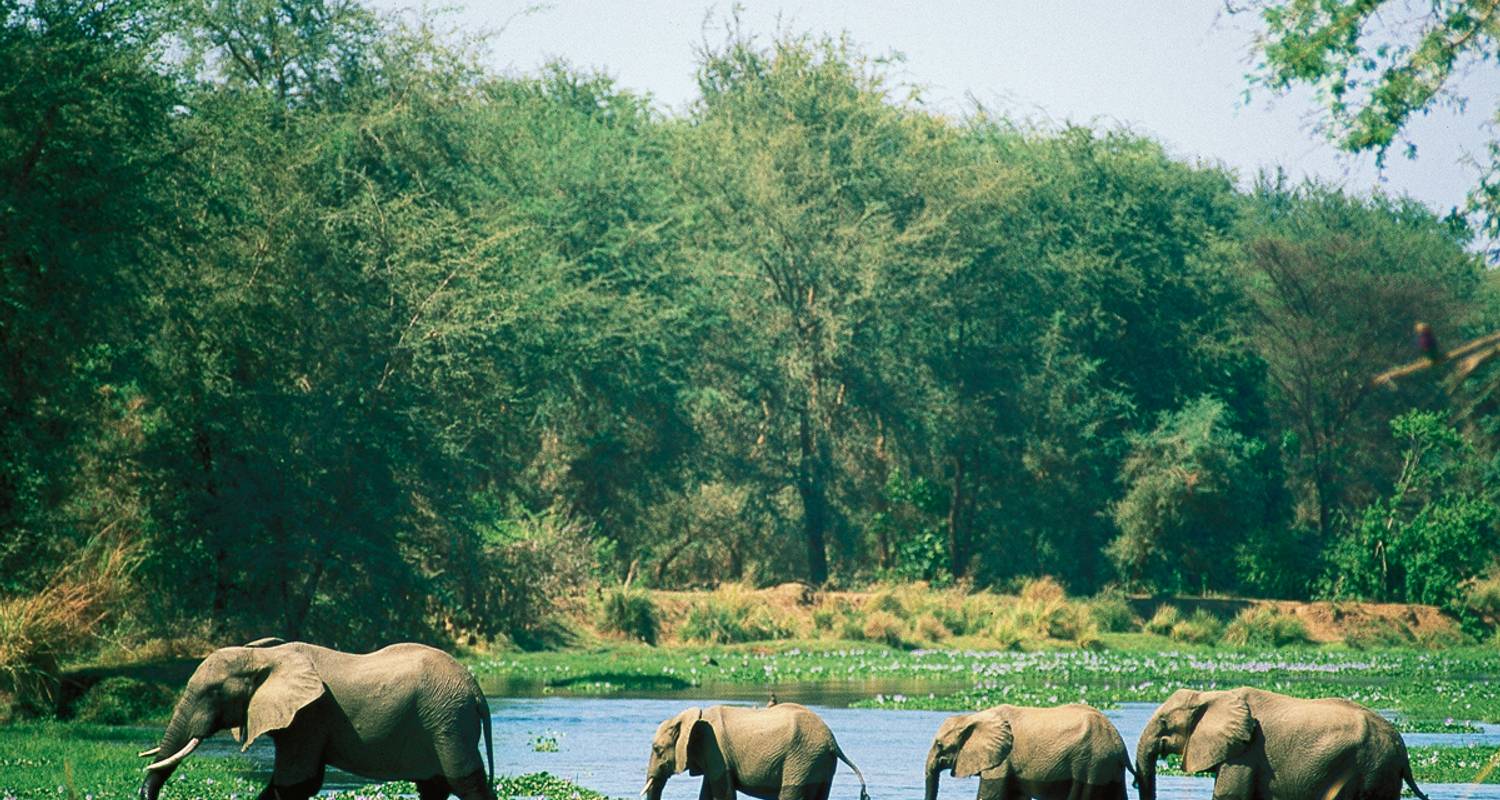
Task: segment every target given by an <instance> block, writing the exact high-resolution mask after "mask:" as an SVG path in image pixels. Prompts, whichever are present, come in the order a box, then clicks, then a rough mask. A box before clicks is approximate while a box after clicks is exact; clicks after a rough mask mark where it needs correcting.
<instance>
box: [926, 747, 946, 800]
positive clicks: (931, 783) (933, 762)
mask: <svg viewBox="0 0 1500 800" xmlns="http://www.w3.org/2000/svg"><path fill="white" fill-rule="evenodd" d="M942 771H943V770H942V768H941V767H939V766H938V759H937V748H936V747H934V748H932V752H930V753H928V754H927V793H926V794H925V795H924V797H925V798H926V800H937V796H938V773H940V772H942Z"/></svg>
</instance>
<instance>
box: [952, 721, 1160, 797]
mask: <svg viewBox="0 0 1500 800" xmlns="http://www.w3.org/2000/svg"><path fill="white" fill-rule="evenodd" d="M1129 766H1130V756H1129V754H1128V753H1127V752H1126V750H1125V741H1124V740H1123V739H1121V738H1120V732H1119V731H1117V730H1115V726H1114V725H1113V724H1111V723H1110V721H1109V720H1108V719H1107V718H1106V717H1105V716H1104V715H1103V714H1101V713H1099V711H1098V710H1096V709H1094V708H1091V707H1089V706H1086V705H1080V704H1076V703H1075V704H1072V705H1065V706H1057V707H1055V708H1030V707H1026V706H1011V705H1003V706H995V707H994V708H990V709H986V710H984V711H977V712H975V713H973V714H959V715H957V716H952V717H949V718H948V719H946V720H944V721H943V724H942V725H941V726H940V727H939V728H938V732H937V736H936V737H934V738H933V740H932V749H931V750H929V751H928V753H927V772H926V774H927V795H926V796H927V800H937V794H938V776H939V774H940V773H941V772H942V771H943V770H945V769H946V770H949V771H950V774H951V775H953V776H954V777H958V778H968V777H972V776H974V775H978V776H979V794H978V797H979V798H980V800H1019V798H1027V797H1031V798H1040V800H1123V799H1124V797H1125V772H1126V770H1127V769H1129Z"/></svg>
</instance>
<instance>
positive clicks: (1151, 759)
mask: <svg viewBox="0 0 1500 800" xmlns="http://www.w3.org/2000/svg"><path fill="white" fill-rule="evenodd" d="M1160 754H1161V734H1160V725H1159V724H1158V722H1157V719H1156V717H1154V716H1153V717H1152V718H1151V721H1150V722H1147V723H1146V728H1145V730H1143V731H1141V740H1140V742H1139V743H1138V744H1136V746H1135V776H1136V784H1137V789H1138V790H1139V792H1138V793H1139V796H1140V800H1156V758H1157V756H1159V755H1160Z"/></svg>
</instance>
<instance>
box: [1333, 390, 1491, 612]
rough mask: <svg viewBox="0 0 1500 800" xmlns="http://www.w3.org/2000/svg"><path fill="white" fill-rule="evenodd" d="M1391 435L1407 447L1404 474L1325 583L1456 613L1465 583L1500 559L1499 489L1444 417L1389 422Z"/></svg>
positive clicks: (1367, 512) (1361, 524)
mask: <svg viewBox="0 0 1500 800" xmlns="http://www.w3.org/2000/svg"><path fill="white" fill-rule="evenodd" d="M1391 431H1392V433H1393V434H1394V436H1395V438H1396V440H1397V441H1398V442H1399V443H1400V444H1401V447H1402V451H1401V471H1400V473H1399V474H1398V476H1397V478H1396V481H1395V485H1394V486H1393V487H1392V489H1391V492H1390V494H1388V495H1387V496H1385V497H1381V498H1377V499H1376V500H1375V501H1374V502H1372V503H1371V504H1370V505H1369V506H1367V507H1366V508H1365V509H1364V511H1363V512H1362V513H1361V514H1360V515H1359V517H1358V518H1357V520H1356V522H1355V525H1354V530H1353V531H1352V533H1351V535H1350V536H1349V537H1348V538H1347V539H1346V540H1344V541H1343V542H1342V543H1341V544H1340V546H1339V547H1338V548H1337V549H1336V550H1335V553H1334V557H1333V565H1332V566H1333V571H1332V572H1331V573H1330V574H1329V575H1328V576H1327V578H1326V579H1325V580H1326V583H1327V585H1328V587H1329V590H1330V591H1331V592H1332V593H1333V594H1335V595H1344V594H1351V595H1354V596H1357V597H1364V598H1369V599H1375V600H1393V601H1397V602H1407V603H1430V604H1434V605H1440V606H1444V607H1447V608H1450V609H1453V610H1457V609H1456V606H1457V604H1458V600H1459V599H1460V598H1461V596H1462V587H1463V584H1464V582H1465V581H1467V580H1469V579H1471V578H1474V577H1476V576H1479V575H1481V574H1483V573H1484V571H1485V570H1486V569H1488V568H1489V566H1490V565H1491V564H1492V562H1493V560H1494V558H1495V557H1496V555H1500V548H1497V546H1496V544H1495V542H1496V537H1495V523H1496V513H1495V499H1494V497H1493V489H1492V488H1491V487H1488V486H1486V485H1485V483H1484V481H1483V479H1482V477H1481V471H1482V470H1483V466H1482V463H1481V461H1480V460H1479V459H1477V458H1475V453H1474V450H1473V448H1472V447H1471V446H1470V445H1469V443H1468V442H1466V441H1465V440H1464V438H1463V437H1462V436H1460V435H1459V433H1458V431H1457V430H1455V429H1453V428H1452V427H1451V426H1449V425H1448V424H1447V423H1446V422H1445V421H1444V420H1443V418H1442V415H1440V414H1437V413H1434V412H1428V411H1411V412H1408V413H1406V414H1402V415H1401V416H1399V417H1397V418H1395V419H1393V420H1391Z"/></svg>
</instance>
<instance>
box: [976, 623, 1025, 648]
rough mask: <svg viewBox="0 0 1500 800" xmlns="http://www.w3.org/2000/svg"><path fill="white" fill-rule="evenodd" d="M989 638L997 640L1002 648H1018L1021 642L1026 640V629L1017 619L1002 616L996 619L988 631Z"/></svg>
mask: <svg viewBox="0 0 1500 800" xmlns="http://www.w3.org/2000/svg"><path fill="white" fill-rule="evenodd" d="M986 633H988V634H989V638H991V639H994V640H995V644H996V645H997V646H999V648H1000V649H1001V650H1016V649H1018V648H1020V646H1021V642H1023V641H1025V640H1026V633H1025V631H1023V630H1021V628H1020V627H1019V626H1018V625H1016V621H1015V620H1014V619H1012V618H1009V617H1001V618H1000V619H997V620H995V622H994V624H992V625H990V627H989V630H988V631H986Z"/></svg>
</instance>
